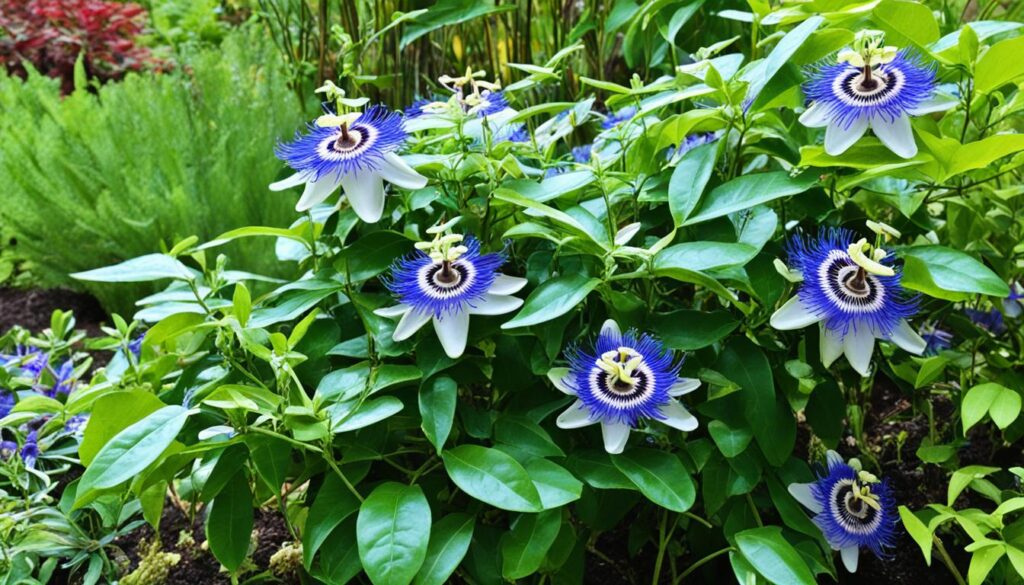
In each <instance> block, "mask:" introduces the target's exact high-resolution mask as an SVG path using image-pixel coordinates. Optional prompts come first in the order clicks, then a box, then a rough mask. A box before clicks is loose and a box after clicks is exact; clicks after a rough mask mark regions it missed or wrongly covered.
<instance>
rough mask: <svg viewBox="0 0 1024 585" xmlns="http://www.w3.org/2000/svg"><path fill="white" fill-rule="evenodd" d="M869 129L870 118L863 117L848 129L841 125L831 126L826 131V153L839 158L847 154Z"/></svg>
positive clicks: (852, 123)
mask: <svg viewBox="0 0 1024 585" xmlns="http://www.w3.org/2000/svg"><path fill="white" fill-rule="evenodd" d="M867 129H868V118H867V116H862V117H860V118H857V119H855V120H854V121H853V122H851V123H850V125H849V126H848V127H844V125H841V124H829V126H828V128H826V129H825V152H827V153H828V154H830V155H832V156H839V155H840V154H843V153H844V152H846V150H847V149H849V148H850V147H851V146H853V144H854V143H855V142H857V141H858V140H860V138H861V136H864V133H865V132H867Z"/></svg>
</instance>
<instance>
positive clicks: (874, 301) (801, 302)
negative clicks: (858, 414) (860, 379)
mask: <svg viewBox="0 0 1024 585" xmlns="http://www.w3.org/2000/svg"><path fill="white" fill-rule="evenodd" d="M788 257H789V264H790V267H792V271H793V273H794V274H795V275H796V276H795V278H796V279H798V280H801V281H802V282H801V283H800V285H799V289H798V291H797V294H796V295H795V296H794V297H793V298H791V299H789V301H787V302H786V304H784V305H782V307H781V308H780V309H779V310H778V311H776V312H775V313H774V314H773V315H772V316H771V321H770V322H771V325H772V327H774V328H776V329H781V330H788V329H800V328H803V327H807V326H808V325H813V324H815V323H818V324H819V326H820V328H821V361H822V363H824V365H825V367H829V366H830V365H832V362H834V361H835V360H836V359H837V358H838V357H839V356H840V354H846V359H847V360H849V362H850V365H851V366H853V369H855V370H857V372H859V373H860V375H862V376H867V375H868V370H869V367H870V365H871V354H872V353H873V352H874V348H875V339H876V338H878V339H885V340H889V341H892V342H893V343H895V344H896V345H898V346H900V347H901V348H903V349H905V350H907V351H909V352H910V353H913V354H917V355H921V354H922V353H923V352H924V349H925V346H926V343H925V341H924V340H923V339H921V336H920V335H918V334H917V332H916V331H914V330H913V328H911V327H910V325H909V324H908V323H907V318H908V317H910V316H912V315H913V314H914V313H915V312H916V311H917V299H916V298H915V297H909V296H908V295H907V294H906V293H905V292H904V290H903V287H902V286H901V285H900V274H899V273H898V272H896V270H895V269H894V268H893V267H892V261H893V258H892V256H891V255H889V254H888V253H886V252H885V250H883V249H881V248H878V247H873V246H871V245H869V244H868V243H867V240H865V239H863V238H862V239H860V240H858V241H856V242H854V235H853V232H851V231H849V230H845V229H823V230H822V231H821V232H820V233H819V234H818V236H817V237H815V238H807V239H805V238H801V237H799V236H797V237H794V238H793V239H792V240H791V241H790V244H789V246H788Z"/></svg>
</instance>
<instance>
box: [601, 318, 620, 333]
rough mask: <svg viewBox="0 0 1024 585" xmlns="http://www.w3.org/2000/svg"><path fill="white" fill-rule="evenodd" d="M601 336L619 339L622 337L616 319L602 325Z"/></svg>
mask: <svg viewBox="0 0 1024 585" xmlns="http://www.w3.org/2000/svg"><path fill="white" fill-rule="evenodd" d="M601 335H612V336H616V337H617V336H620V335H622V330H621V329H619V324H618V323H616V322H615V320H614V319H608V320H607V321H605V322H604V323H603V324H602V325H601Z"/></svg>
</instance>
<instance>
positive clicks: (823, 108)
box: [800, 31, 956, 158]
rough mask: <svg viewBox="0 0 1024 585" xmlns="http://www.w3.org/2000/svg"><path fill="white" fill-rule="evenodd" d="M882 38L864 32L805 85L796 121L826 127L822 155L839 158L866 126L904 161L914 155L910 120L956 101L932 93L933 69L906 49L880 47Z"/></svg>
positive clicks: (933, 87)
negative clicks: (805, 103)
mask: <svg viewBox="0 0 1024 585" xmlns="http://www.w3.org/2000/svg"><path fill="white" fill-rule="evenodd" d="M883 38H884V35H882V34H881V33H878V32H876V31H865V32H864V33H862V34H860V35H858V38H857V40H856V41H855V43H854V48H853V49H852V50H851V49H847V50H844V51H840V53H839V55H838V59H837V62H836V63H833V64H826V65H822V66H819V67H817V68H816V69H815V70H814V71H812V72H811V74H810V77H811V78H810V80H809V81H808V82H807V83H806V84H805V85H804V93H805V94H806V95H807V99H808V100H810V102H811V103H810V106H809V107H808V108H807V110H806V111H805V112H804V113H803V115H801V116H800V122H801V123H802V124H803V125H805V126H808V127H811V128H825V152H827V153H828V154H830V155H832V156H838V155H840V154H842V153H843V152H846V150H847V149H848V148H850V147H851V146H853V144H854V143H855V142H857V141H858V140H859V139H860V138H861V136H863V135H864V133H865V132H866V131H867V129H868V128H871V130H872V131H873V132H874V134H875V136H877V137H878V139H879V140H881V141H882V143H883V144H885V146H886V147H888V148H889V150H891V151H893V152H894V153H896V154H897V155H898V156H900V157H903V158H913V157H914V155H916V154H917V143H916V142H915V141H914V131H913V129H912V128H911V126H910V116H920V115H923V114H928V113H931V112H939V111H942V110H947V109H949V108H951V107H953V106H954V105H956V101H955V100H952V99H949V98H946V97H943V96H939V95H936V92H935V70H934V68H933V67H931V66H927V65H925V64H924V63H923V62H922V61H921V58H920V57H919V56H917V55H915V54H913V53H911V52H909V51H907V50H902V51H900V50H898V49H897V48H895V47H885V46H881V44H882V39H883Z"/></svg>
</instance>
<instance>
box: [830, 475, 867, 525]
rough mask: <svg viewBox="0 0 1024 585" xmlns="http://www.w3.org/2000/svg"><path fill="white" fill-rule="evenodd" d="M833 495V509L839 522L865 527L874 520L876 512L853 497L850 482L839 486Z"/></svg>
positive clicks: (862, 501) (859, 499) (861, 500)
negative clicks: (834, 495) (863, 525)
mask: <svg viewBox="0 0 1024 585" xmlns="http://www.w3.org/2000/svg"><path fill="white" fill-rule="evenodd" d="M847 481H849V480H847ZM835 493H836V497H835V509H836V511H837V512H838V514H839V517H840V519H841V520H843V521H844V522H846V523H849V524H865V525H868V524H871V523H872V522H873V521H874V520H875V517H876V516H877V514H878V511H877V510H875V509H874V508H872V507H871V506H869V505H868V504H867V503H866V502H865V501H864V500H863V499H861V498H858V497H856V496H855V495H854V493H853V484H852V482H851V483H845V484H844V485H841V486H840V487H839V489H837V490H836V492H835Z"/></svg>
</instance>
